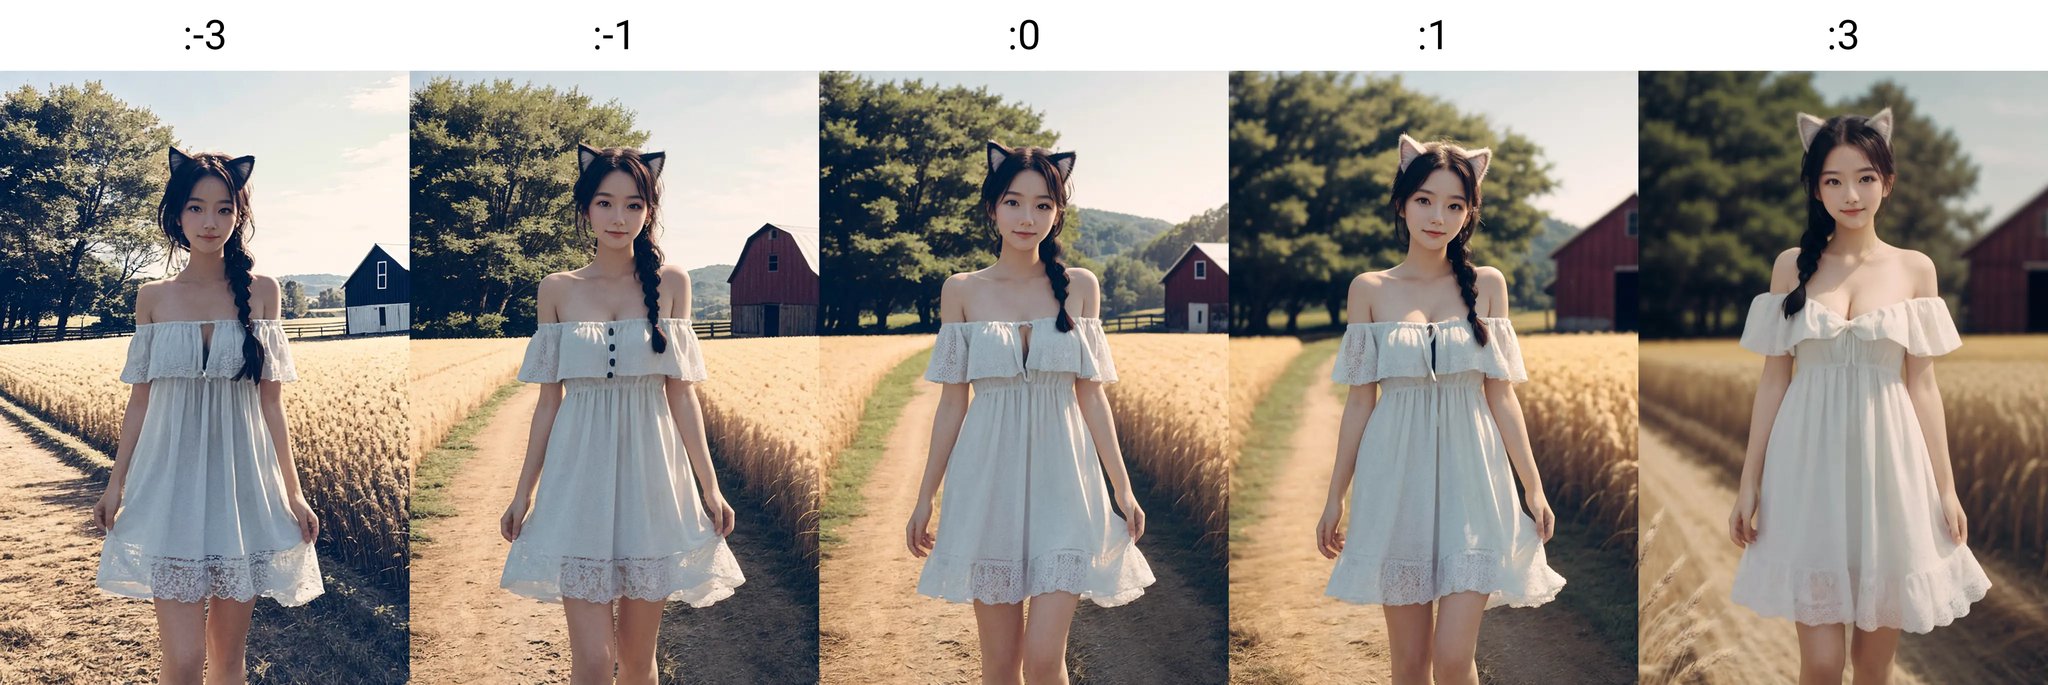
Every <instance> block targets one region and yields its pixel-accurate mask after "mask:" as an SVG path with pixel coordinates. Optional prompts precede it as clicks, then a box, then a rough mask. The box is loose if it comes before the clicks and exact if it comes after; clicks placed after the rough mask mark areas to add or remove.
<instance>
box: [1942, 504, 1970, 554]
mask: <svg viewBox="0 0 2048 685" xmlns="http://www.w3.org/2000/svg"><path fill="white" fill-rule="evenodd" d="M1941 520H1942V523H1944V524H1946V525H1947V527H1948V537H1949V539H1951V540H1955V541H1956V544H1958V545H1967V544H1969V543H1970V519H1969V517H1967V516H1964V515H1963V501H1962V500H1961V499H1958V498H1957V497H1956V494H1955V493H1953V492H1949V493H1943V494H1942V496H1941Z"/></svg>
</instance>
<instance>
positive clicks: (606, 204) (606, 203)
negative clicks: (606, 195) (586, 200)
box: [597, 200, 612, 207]
mask: <svg viewBox="0 0 2048 685" xmlns="http://www.w3.org/2000/svg"><path fill="white" fill-rule="evenodd" d="M597 206H599V207H610V206H612V201H611V200H598V201H597Z"/></svg>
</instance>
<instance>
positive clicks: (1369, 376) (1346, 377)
mask: <svg viewBox="0 0 2048 685" xmlns="http://www.w3.org/2000/svg"><path fill="white" fill-rule="evenodd" d="M1379 357H1380V355H1379V341H1378V340H1376V339H1374V337H1373V330H1372V324H1368V323H1354V324H1350V325H1348V326H1345V327H1344V339H1343V340H1340V341H1338V342H1337V362H1336V365H1335V366H1333V367H1332V368H1331V369H1330V381H1331V382H1333V383H1337V384H1339V385H1364V384H1367V383H1376V382H1378V381H1379V380H1380V361H1379Z"/></svg>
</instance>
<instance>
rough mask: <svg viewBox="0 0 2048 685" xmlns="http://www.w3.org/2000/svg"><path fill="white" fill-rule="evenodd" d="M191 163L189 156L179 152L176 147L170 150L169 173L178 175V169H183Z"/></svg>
mask: <svg viewBox="0 0 2048 685" xmlns="http://www.w3.org/2000/svg"><path fill="white" fill-rule="evenodd" d="M191 163H192V156H191V155H188V154H185V153H183V152H179V151H178V148H176V147H172V148H171V173H173V174H175V173H178V169H180V168H183V167H184V166H185V165H187V164H191Z"/></svg>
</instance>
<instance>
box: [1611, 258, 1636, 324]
mask: <svg viewBox="0 0 2048 685" xmlns="http://www.w3.org/2000/svg"><path fill="white" fill-rule="evenodd" d="M1635 329H1636V272H1634V271H1617V272H1614V330H1617V331H1633V330H1635Z"/></svg>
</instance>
